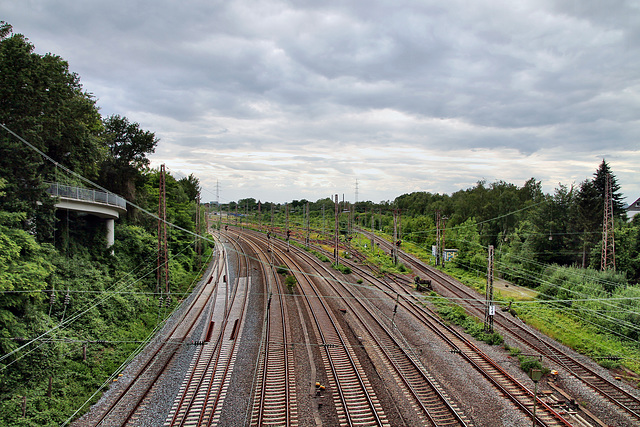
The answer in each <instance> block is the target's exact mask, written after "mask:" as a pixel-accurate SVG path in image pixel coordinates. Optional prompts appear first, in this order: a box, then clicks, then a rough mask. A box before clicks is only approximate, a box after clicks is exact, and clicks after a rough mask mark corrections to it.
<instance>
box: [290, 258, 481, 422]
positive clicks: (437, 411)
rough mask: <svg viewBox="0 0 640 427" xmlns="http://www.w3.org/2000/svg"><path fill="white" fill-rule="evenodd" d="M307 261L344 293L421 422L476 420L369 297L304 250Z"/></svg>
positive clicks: (344, 300) (344, 299)
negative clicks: (457, 403)
mask: <svg viewBox="0 0 640 427" xmlns="http://www.w3.org/2000/svg"><path fill="white" fill-rule="evenodd" d="M299 254H300V256H301V257H304V258H305V259H306V261H307V264H308V265H309V266H310V267H311V268H312V271H308V274H312V275H316V276H323V277H327V276H329V277H331V278H332V279H333V280H329V281H326V284H327V285H328V286H330V288H331V289H332V290H333V292H334V293H335V294H336V295H338V296H340V297H341V302H342V304H344V305H345V306H346V307H348V308H349V311H350V312H352V313H355V316H356V317H357V318H358V319H359V320H360V323H361V326H362V328H363V330H364V331H365V332H366V333H367V335H368V337H369V340H370V344H371V345H368V346H367V347H368V348H371V349H373V350H371V351H377V352H378V353H379V356H381V359H382V360H384V361H385V364H386V366H387V368H388V370H389V371H390V372H393V373H394V374H393V376H394V377H395V379H396V382H397V383H398V384H399V385H401V386H402V389H403V392H404V394H405V396H406V397H407V399H409V400H410V401H411V402H412V403H413V405H414V407H415V408H417V409H418V410H417V413H418V417H419V418H420V419H421V425H434V426H467V427H471V426H472V425H473V423H472V422H471V421H470V420H469V419H467V417H465V416H464V415H462V414H460V413H459V411H458V410H457V408H456V407H455V406H454V405H453V404H451V403H450V399H449V398H448V397H447V396H446V395H445V393H444V392H443V390H442V389H441V387H440V386H439V385H438V384H437V383H436V382H435V380H433V379H432V378H431V376H430V375H429V373H428V372H427V371H426V369H425V368H424V366H423V365H422V363H421V362H420V361H419V359H418V357H417V356H416V355H415V354H414V353H413V352H411V351H410V350H409V348H408V347H407V346H406V345H405V342H404V341H403V340H402V338H401V337H399V336H398V335H397V331H396V330H395V329H394V328H392V327H391V325H386V324H385V322H384V321H383V320H382V316H381V315H378V316H376V315H375V314H374V313H376V312H377V308H375V306H373V305H371V304H370V303H369V299H368V298H365V297H364V296H363V295H362V294H359V293H356V291H354V288H353V287H351V286H345V284H344V282H343V280H342V279H341V278H339V277H338V276H337V275H336V274H334V272H333V271H330V270H328V269H325V268H324V266H323V265H322V264H321V263H320V262H319V261H318V259H317V258H315V257H314V256H309V254H307V253H306V252H303V251H301V252H300V253H299Z"/></svg>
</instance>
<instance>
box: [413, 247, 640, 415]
mask: <svg viewBox="0 0 640 427" xmlns="http://www.w3.org/2000/svg"><path fill="white" fill-rule="evenodd" d="M402 258H403V259H404V260H405V262H407V263H409V264H410V265H411V266H412V267H413V268H414V269H416V270H417V271H420V272H421V273H422V274H423V275H426V276H427V277H429V278H431V280H433V281H436V282H437V283H439V284H441V285H442V286H443V287H444V288H445V289H446V290H447V291H448V292H450V293H451V294H453V296H455V297H457V298H461V299H463V300H465V301H467V303H468V306H467V310H468V311H469V312H470V313H471V314H473V315H474V316H476V317H479V318H482V317H483V316H484V307H485V301H484V299H480V298H478V295H477V294H475V293H474V292H472V291H471V290H469V288H468V287H466V286H465V285H463V284H462V283H460V282H458V281H457V280H455V279H453V278H451V277H450V276H448V275H447V274H445V273H442V272H441V271H440V270H437V269H435V268H432V267H431V266H427V265H425V264H423V263H421V262H419V261H418V260H416V259H414V258H413V257H411V256H409V255H407V254H405V253H402ZM494 325H496V326H498V327H500V328H501V329H502V330H504V331H505V332H506V333H508V334H509V335H510V336H512V337H513V338H515V339H516V340H518V341H520V342H521V343H523V344H525V345H527V346H528V347H530V348H532V349H534V350H535V351H537V352H538V353H539V354H540V355H541V356H543V357H546V358H547V359H548V360H550V361H551V362H554V363H556V364H557V365H558V367H559V368H560V369H564V370H565V371H566V372H567V373H569V374H570V375H572V376H573V377H574V378H576V379H578V380H579V381H581V382H583V383H584V384H586V385H587V386H589V387H590V388H591V389H593V390H594V391H596V392H597V393H599V394H600V395H601V396H603V397H604V398H606V399H607V400H609V401H610V402H612V403H614V404H615V405H616V406H617V407H619V408H620V409H622V410H623V411H624V412H626V413H627V414H628V415H629V416H631V417H633V419H634V420H635V422H636V423H640V398H638V397H637V396H634V395H633V394H631V393H629V392H628V391H626V390H625V389H623V388H621V387H620V386H618V385H617V384H615V383H613V382H611V381H610V380H608V379H607V378H605V377H603V376H602V375H600V374H598V373H597V372H596V371H595V370H593V369H591V368H590V367H588V366H587V365H586V364H585V363H583V362H581V361H580V360H578V359H576V358H575V357H572V356H571V355H570V354H567V352H566V351H565V350H564V349H562V348H561V347H559V346H558V345H557V344H556V343H554V342H553V341H551V340H547V339H544V337H541V336H540V335H539V334H538V333H536V332H535V331H532V330H531V329H530V327H528V326H527V325H525V324H524V323H522V322H521V321H519V320H517V319H515V318H513V317H512V316H511V315H509V316H506V315H505V314H503V313H502V312H501V311H496V315H495V316H494Z"/></svg>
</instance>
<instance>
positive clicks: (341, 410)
mask: <svg viewBox="0 0 640 427" xmlns="http://www.w3.org/2000/svg"><path fill="white" fill-rule="evenodd" d="M278 246H279V244H276V245H273V246H272V250H273V251H274V252H277V257H278V258H280V259H281V260H282V261H283V262H284V264H285V265H286V266H287V268H289V270H290V271H291V273H293V274H294V276H295V277H296V280H297V282H298V288H299V290H300V292H301V295H302V297H303V299H304V301H305V303H306V306H307V308H308V312H309V314H310V316H311V318H312V320H313V322H314V325H315V329H316V332H317V336H318V337H319V339H320V342H319V345H320V346H321V347H322V348H323V349H324V351H322V352H321V354H322V359H323V362H324V364H325V367H326V368H327V369H329V371H330V375H328V378H329V383H330V389H331V390H329V391H333V393H332V395H333V401H334V405H335V407H336V412H337V415H338V421H339V423H340V425H348V426H387V425H389V422H388V421H387V418H386V415H385V413H384V410H383V408H382V406H381V405H380V403H379V401H378V398H377V396H376V395H375V392H374V390H373V387H372V386H371V384H370V383H369V380H368V378H367V376H366V374H365V372H364V370H363V368H362V367H361V365H360V362H359V360H358V358H357V357H356V356H355V354H354V352H353V349H352V348H351V345H350V343H349V342H348V341H347V340H345V339H344V338H343V337H344V335H345V334H344V332H343V331H342V328H341V327H340V325H339V324H338V322H337V320H336V319H335V318H334V315H333V313H332V311H331V309H330V308H329V307H328V306H327V305H326V303H325V302H324V301H323V298H322V295H321V293H320V291H319V290H318V288H317V286H316V285H315V284H314V283H313V281H312V280H310V278H309V276H308V275H305V274H302V273H300V272H301V271H302V270H301V267H300V265H299V263H298V262H297V261H296V260H295V259H294V258H293V257H292V256H291V255H290V254H288V253H287V252H286V251H284V250H281V249H279V248H278Z"/></svg>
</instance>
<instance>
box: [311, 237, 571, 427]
mask: <svg viewBox="0 0 640 427" xmlns="http://www.w3.org/2000/svg"><path fill="white" fill-rule="evenodd" d="M318 250H322V249H321V248H318ZM345 262H346V263H347V264H348V265H349V266H350V267H351V268H352V269H353V270H357V271H359V273H361V274H363V275H365V276H367V277H368V279H369V281H371V282H373V283H377V284H378V286H379V288H380V290H381V291H382V292H384V293H385V294H388V295H390V293H395V294H396V297H397V298H398V302H399V303H400V304H401V305H402V306H403V307H404V308H405V309H406V310H407V311H408V312H409V313H411V314H412V315H413V316H415V318H416V319H418V320H420V322H421V323H422V324H423V325H425V326H426V327H428V328H429V329H431V330H432V331H433V332H434V333H435V334H436V335H437V336H439V337H440V338H441V339H442V340H443V341H444V342H445V343H446V344H447V345H449V346H450V348H451V349H452V351H455V352H457V353H458V352H459V353H460V354H461V355H462V356H463V357H464V358H465V359H466V360H467V362H469V363H470V364H471V365H472V366H473V367H474V368H475V369H476V370H477V371H478V372H480V373H481V374H482V375H483V376H484V377H485V378H487V380H488V381H489V382H490V383H492V384H493V385H494V386H495V387H496V388H497V389H498V390H499V391H500V392H501V393H503V395H505V396H506V397H508V398H509V399H510V400H511V401H512V402H513V404H514V405H515V406H516V407H517V408H519V410H520V411H522V412H523V413H524V414H525V415H527V416H529V417H531V418H533V412H532V410H533V407H534V399H535V402H536V405H535V406H537V407H538V409H539V411H538V412H536V420H537V421H538V423H540V425H545V426H554V425H560V426H568V425H571V424H570V423H569V422H568V421H567V420H565V419H564V418H563V417H562V416H561V415H560V414H558V413H557V412H556V411H555V410H554V409H553V408H551V407H550V406H548V405H546V404H545V403H544V402H542V401H541V400H540V399H539V398H534V394H533V392H532V391H531V390H529V389H528V388H527V387H526V386H524V385H523V384H521V383H520V382H519V381H517V380H516V379H515V378H513V377H512V376H511V375H509V374H508V373H507V372H506V371H504V370H503V369H502V368H501V367H500V366H499V365H498V364H497V363H495V362H494V361H493V360H491V358H490V357H489V356H487V355H486V354H484V353H483V352H482V351H481V350H480V349H479V348H478V347H476V346H475V345H474V344H473V343H472V342H471V341H469V340H467V339H466V338H465V337H464V336H462V335H461V334H459V333H458V332H457V331H456V330H455V329H453V328H451V327H449V326H448V325H446V324H445V323H444V322H442V321H441V320H440V319H439V318H438V317H437V316H435V315H433V314H431V313H429V312H428V311H425V310H426V309H425V308H424V307H422V306H421V305H420V307H419V306H418V305H417V300H415V299H414V297H413V296H412V295H410V294H407V293H406V291H405V288H404V287H401V286H400V285H397V286H395V287H394V286H390V285H389V284H388V283H385V282H381V281H379V280H378V279H377V278H376V277H374V276H373V275H372V274H371V273H370V272H369V271H367V270H365V269H363V268H361V267H360V266H359V265H357V264H355V263H351V262H349V261H348V260H347V261H345ZM390 296H391V295H390Z"/></svg>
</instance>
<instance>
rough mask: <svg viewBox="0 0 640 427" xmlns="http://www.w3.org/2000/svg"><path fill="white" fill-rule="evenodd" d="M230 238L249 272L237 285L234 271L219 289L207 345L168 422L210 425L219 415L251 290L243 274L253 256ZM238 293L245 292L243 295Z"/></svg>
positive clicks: (198, 356)
mask: <svg viewBox="0 0 640 427" xmlns="http://www.w3.org/2000/svg"><path fill="white" fill-rule="evenodd" d="M229 241H230V243H231V244H232V245H233V246H234V247H235V251H234V252H235V253H236V254H237V255H238V256H240V254H242V255H243V258H244V263H238V265H240V266H241V268H244V272H245V274H239V275H238V278H237V279H236V281H235V282H236V284H235V286H233V287H232V286H231V282H232V280H231V278H230V275H227V277H226V278H225V279H226V280H225V284H226V289H225V290H224V292H221V293H218V295H217V297H216V301H215V304H214V307H213V309H212V312H211V317H210V321H209V325H208V327H207V328H205V329H206V330H205V333H204V334H203V336H204V341H205V345H204V346H203V348H202V349H201V351H199V352H198V353H197V354H196V355H195V356H194V360H193V361H192V364H191V368H190V373H189V375H188V376H187V377H186V378H185V380H184V382H183V384H182V387H181V389H180V392H179V394H178V396H177V397H176V399H175V401H174V405H173V407H172V409H171V412H170V414H169V416H168V417H167V420H166V421H165V425H166V426H208V425H214V424H216V423H217V421H218V419H219V416H220V412H221V409H222V402H223V401H224V398H225V396H226V392H227V387H228V384H229V381H230V372H231V371H232V369H233V364H234V361H235V357H236V353H237V347H236V343H237V342H238V341H239V339H238V338H239V334H240V333H239V331H240V330H241V327H242V321H243V318H244V314H245V309H246V306H247V301H248V294H249V292H248V286H249V284H248V278H247V279H245V278H244V277H243V276H248V272H249V258H248V257H247V256H246V254H244V252H243V251H242V248H241V247H240V245H238V244H237V243H236V242H234V241H233V239H230V240H229ZM227 271H228V270H227ZM239 273H241V272H239ZM238 293H240V294H241V295H239V298H238ZM232 317H235V318H236V320H235V322H233V325H231V324H230V319H231V318H232ZM212 340H214V341H213V345H211V342H212Z"/></svg>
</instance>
